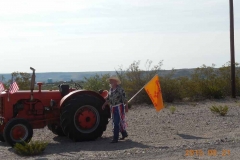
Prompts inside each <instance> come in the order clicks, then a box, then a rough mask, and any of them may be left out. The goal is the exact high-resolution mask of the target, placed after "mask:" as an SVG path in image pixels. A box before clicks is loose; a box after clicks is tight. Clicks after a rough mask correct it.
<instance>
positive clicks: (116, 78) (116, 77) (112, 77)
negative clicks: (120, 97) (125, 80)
mask: <svg viewBox="0 0 240 160" xmlns="http://www.w3.org/2000/svg"><path fill="white" fill-rule="evenodd" d="M110 80H115V81H117V84H121V81H120V79H119V78H118V76H116V75H112V76H110V77H109V78H108V79H107V81H110Z"/></svg>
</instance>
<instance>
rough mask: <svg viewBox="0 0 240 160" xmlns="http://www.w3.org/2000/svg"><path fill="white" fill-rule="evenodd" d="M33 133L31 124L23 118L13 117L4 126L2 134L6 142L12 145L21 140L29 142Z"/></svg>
mask: <svg viewBox="0 0 240 160" xmlns="http://www.w3.org/2000/svg"><path fill="white" fill-rule="evenodd" d="M32 135H33V129H32V126H31V125H30V124H29V122H28V121H27V120H25V119H21V118H13V119H11V120H10V121H9V122H8V123H7V124H6V126H5V128H4V130H3V136H4V139H5V140H6V142H7V143H8V144H9V145H11V146H14V145H15V144H16V143H21V142H23V141H25V142H27V143H28V142H29V141H30V140H31V138H32Z"/></svg>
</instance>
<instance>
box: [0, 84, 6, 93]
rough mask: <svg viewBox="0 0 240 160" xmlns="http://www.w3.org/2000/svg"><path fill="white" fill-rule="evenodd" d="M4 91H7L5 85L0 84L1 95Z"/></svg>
mask: <svg viewBox="0 0 240 160" xmlns="http://www.w3.org/2000/svg"><path fill="white" fill-rule="evenodd" d="M4 90H5V88H4V85H3V83H2V82H0V93H1V92H2V91H4Z"/></svg>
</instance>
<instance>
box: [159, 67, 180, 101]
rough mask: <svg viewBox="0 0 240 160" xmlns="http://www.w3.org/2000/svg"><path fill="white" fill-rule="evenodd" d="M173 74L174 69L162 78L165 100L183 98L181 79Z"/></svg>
mask: <svg viewBox="0 0 240 160" xmlns="http://www.w3.org/2000/svg"><path fill="white" fill-rule="evenodd" d="M173 75H174V70H172V72H171V73H169V74H168V75H166V76H164V77H161V78H160V83H161V90H162V96H163V100H164V101H165V102H173V101H174V100H177V99H181V98H182V97H181V90H180V87H181V85H180V81H179V80H178V79H176V78H173Z"/></svg>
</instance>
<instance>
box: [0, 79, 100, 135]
mask: <svg viewBox="0 0 240 160" xmlns="http://www.w3.org/2000/svg"><path fill="white" fill-rule="evenodd" d="M41 85H42V83H38V86H39V90H34V91H33V98H34V99H33V100H31V97H30V95H31V94H30V91H18V92H16V93H14V94H8V92H2V93H1V94H0V134H2V133H3V129H4V127H5V125H6V123H7V122H8V121H9V120H11V119H12V118H24V119H26V120H27V121H28V122H29V123H30V124H31V125H32V128H33V129H37V128H43V127H45V126H46V125H47V124H51V123H55V124H59V121H60V109H61V106H62V104H63V103H64V102H66V101H67V100H68V99H69V98H70V97H71V96H73V95H74V94H88V95H94V96H97V97H100V98H101V99H104V98H103V97H102V96H101V95H100V94H98V93H96V92H93V91H86V90H75V89H69V94H67V95H66V96H64V97H63V96H62V95H61V92H60V91H58V90H41ZM19 101H21V104H20V105H18V102H19ZM51 101H54V103H55V104H54V105H51V104H50V103H51Z"/></svg>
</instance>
